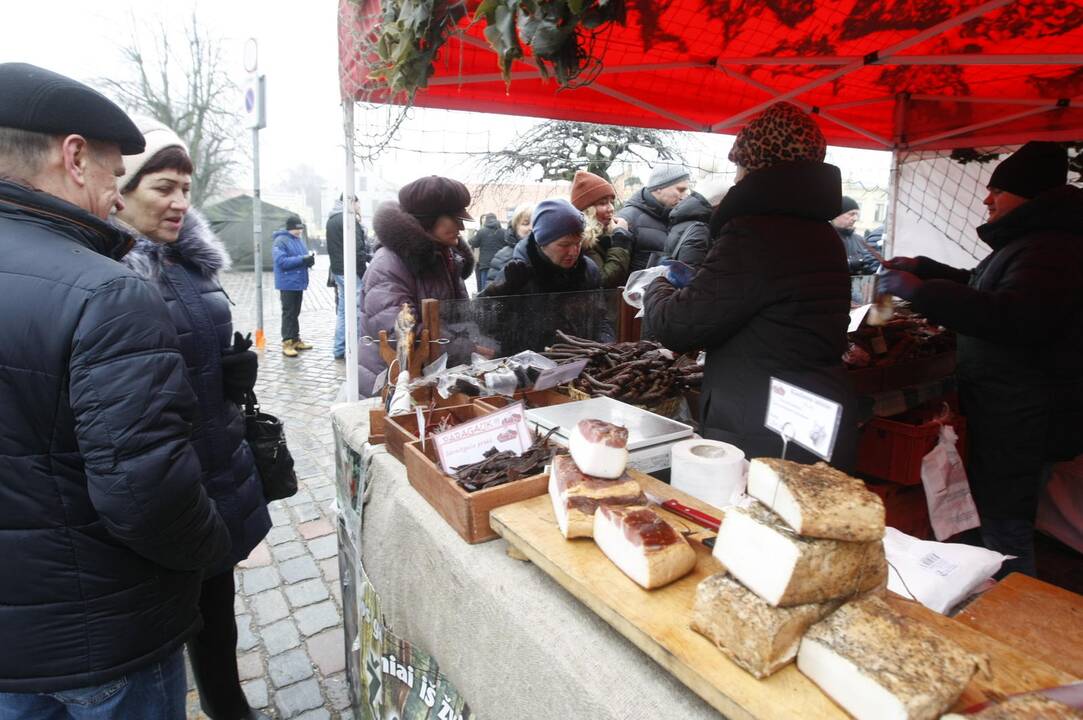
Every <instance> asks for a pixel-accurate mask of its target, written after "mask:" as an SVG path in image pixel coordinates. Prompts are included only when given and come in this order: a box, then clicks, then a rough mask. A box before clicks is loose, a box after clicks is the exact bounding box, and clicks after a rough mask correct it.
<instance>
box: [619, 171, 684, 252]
mask: <svg viewBox="0 0 1083 720" xmlns="http://www.w3.org/2000/svg"><path fill="white" fill-rule="evenodd" d="M688 177H689V174H688V169H687V168H685V167H684V166H682V165H659V166H658V167H656V168H654V170H652V171H651V174H650V177H648V178H647V185H646V186H645V187H643V188H642V189H641V190H640V191H639V192H637V193H636V194H635V195H633V196H632V197H631V198H629V200H628V202H626V203H625V204H624V207H622V208H621V209H620V211H619V212H618V213H617V217H619V218H623V219H624V221H625V222H627V223H628V231H629V232H631V233H632V237H633V238H634V240H635V245H634V252H633V253H632V267H631V270H632V272H635V271H636V270H642V269H643V268H646V267H649V266H650V265H653V264H656V263H657V261H658V260H659V259H660V258H661V256H662V251H663V250H664V249H665V247H666V237H667V235H668V234H669V212H670V210H672V209H673V208H675V207H677V203H679V202H680V201H681V199H682V198H684V196H685V195H687V194H688Z"/></svg>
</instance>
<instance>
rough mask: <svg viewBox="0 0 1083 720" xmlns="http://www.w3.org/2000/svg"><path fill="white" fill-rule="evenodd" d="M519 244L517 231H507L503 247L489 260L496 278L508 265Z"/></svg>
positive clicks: (509, 229) (490, 268) (490, 267)
mask: <svg viewBox="0 0 1083 720" xmlns="http://www.w3.org/2000/svg"><path fill="white" fill-rule="evenodd" d="M518 244H519V236H518V235H516V234H515V231H514V230H512V229H511V228H508V229H507V230H505V231H504V245H503V247H501V248H500V249H499V250H497V251H496V254H495V255H493V257H492V259H491V260H489V270H491V271H492V273H493V275H494V276H495V275H496V273H498V272H500V271H501V270H503V269H504V266H505V265H507V264H508V261H509V260H511V256H512V255H513V254H514V253H515V246H516V245H518Z"/></svg>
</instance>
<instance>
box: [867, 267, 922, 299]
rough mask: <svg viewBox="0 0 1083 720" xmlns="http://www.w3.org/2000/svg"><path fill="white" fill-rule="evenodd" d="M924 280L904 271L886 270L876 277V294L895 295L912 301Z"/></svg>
mask: <svg viewBox="0 0 1083 720" xmlns="http://www.w3.org/2000/svg"><path fill="white" fill-rule="evenodd" d="M921 284H922V280H921V279H920V278H919V277H918V276H917V275H914V274H913V273H908V272H904V271H902V270H885V271H884V272H882V273H881V274H879V275H877V276H876V292H877V293H887V294H889V295H894V296H895V297H897V298H902V299H903V300H912V299H913V298H914V294H915V293H916V292H917V290H918V288H919V287H921Z"/></svg>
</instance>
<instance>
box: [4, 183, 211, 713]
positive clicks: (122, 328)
mask: <svg viewBox="0 0 1083 720" xmlns="http://www.w3.org/2000/svg"><path fill="white" fill-rule="evenodd" d="M130 243H131V238H130V237H128V236H127V235H126V234H125V233H123V232H122V231H120V230H118V229H116V228H113V227H110V226H109V225H107V224H106V223H104V222H102V221H101V220H99V219H98V218H97V217H95V216H93V215H90V214H89V213H87V212H85V211H83V210H81V209H80V208H78V207H76V206H74V205H72V204H70V203H67V202H65V201H63V200H60V199H59V198H56V197H54V196H51V195H48V194H46V193H43V192H40V191H35V190H31V189H28V188H26V187H24V186H21V185H18V184H15V183H12V182H9V181H4V180H0V278H2V285H3V289H4V296H5V297H6V298H7V299H8V301H7V302H6V303H5V306H4V312H3V313H0V337H3V338H4V343H3V345H2V346H0V408H3V412H2V413H0V487H2V488H3V501H2V502H0V577H2V578H4V581H3V583H0V637H3V641H4V651H3V652H0V691H15V692H48V691H56V690H64V689H71V688H76V687H84V686H87V685H94V684H99V683H103V682H106V681H108V680H110V679H113V678H116V677H119V676H121V675H124V674H125V673H127V672H130V671H133V670H136V669H138V668H142V667H143V666H145V665H146V664H147V663H151V662H154V661H157V660H159V659H161V658H162V657H164V656H166V655H167V654H168V653H171V652H173V651H174V650H176V649H177V647H179V646H180V644H181V643H182V642H184V640H185V639H186V638H187V637H188V636H189V635H191V634H192V633H194V632H195V631H196V630H197V629H198V628H199V626H200V618H199V612H198V608H197V601H198V599H199V590H200V580H201V576H202V573H201V570H202V569H203V568H204V567H207V566H209V565H212V564H214V563H216V562H219V561H220V560H221V559H222V558H223V557H224V556H225V555H226V553H227V552H228V550H229V544H230V541H229V534H228V532H227V530H226V527H225V525H224V524H223V522H222V519H221V518H220V517H219V515H218V513H217V512H216V511H215V508H214V504H213V503H212V502H211V500H210V499H209V498H208V497H207V493H206V492H205V491H204V489H203V486H202V485H201V484H200V483H199V476H200V466H199V457H198V455H197V453H196V450H195V449H194V448H193V447H192V445H191V444H190V443H189V442H188V436H189V434H190V432H191V426H192V423H193V422H194V421H195V420H196V418H197V416H198V413H199V408H198V406H197V404H196V401H195V396H194V395H193V393H192V389H191V387H190V386H189V383H188V380H187V377H186V373H185V368H184V358H183V357H182V356H181V353H180V350H179V349H178V343H177V335H176V332H175V331H174V329H173V324H172V323H171V322H170V318H169V314H168V312H167V311H166V308H165V306H164V305H163V303H162V300H161V298H160V297H159V296H158V293H157V292H155V291H154V289H153V288H151V287H150V286H149V285H147V283H146V282H145V281H143V280H142V279H141V278H139V277H137V276H136V275H135V274H134V273H132V272H131V271H130V270H128V269H127V268H125V267H124V266H123V265H121V264H119V263H117V262H116V259H118V258H120V257H121V256H122V255H123V254H124V252H125V251H126V250H127V249H128V247H129V246H130Z"/></svg>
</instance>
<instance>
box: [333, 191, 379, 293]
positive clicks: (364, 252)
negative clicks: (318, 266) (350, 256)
mask: <svg viewBox="0 0 1083 720" xmlns="http://www.w3.org/2000/svg"><path fill="white" fill-rule="evenodd" d="M344 215H345V213H343V212H342V201H341V200H340V201H338V202H336V203H335V209H333V210H332V211H331V214H330V215H329V216H328V217H327V225H326V226H325V227H324V230H325V232H326V235H327V255H328V257H329V258H330V259H331V274H332V275H344V274H345V273H346V270H345V261H344V260H343V255H342V247H343V239H342V218H343V216H344ZM354 232H355V233H356V234H355V238H356V240H357V250H356V253H355V255H356V257H357V277H362V276H363V275H364V274H365V267H366V266H367V265H368V261H369V260H370V259H371V258H370V257H369V254H368V238H366V237H365V228H364V227H362V226H361V223H359V222H356V221H355V222H354Z"/></svg>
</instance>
